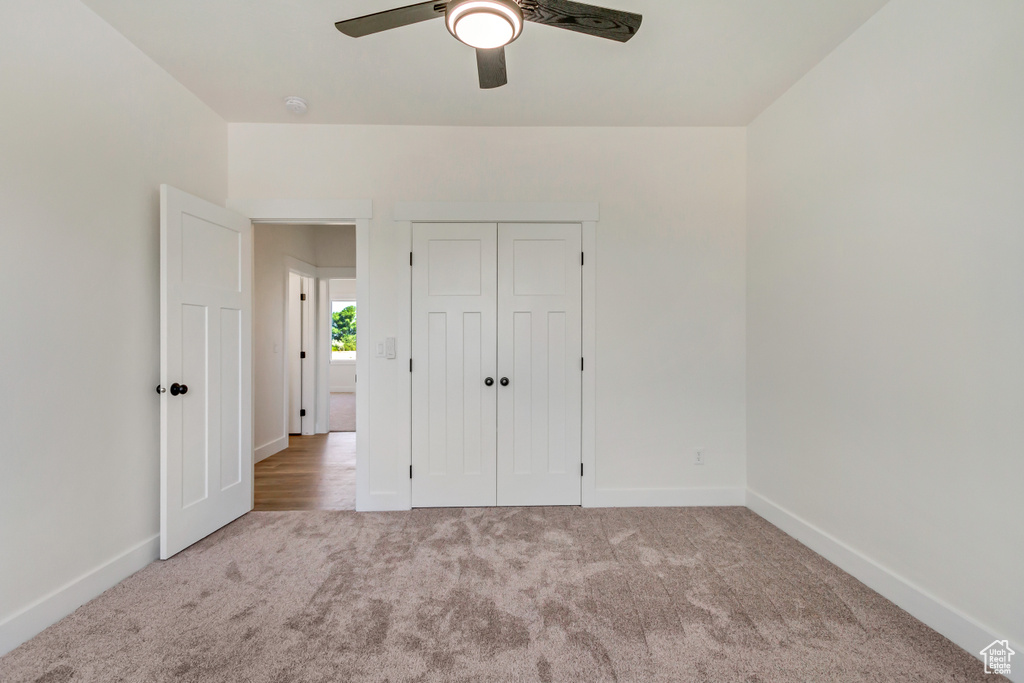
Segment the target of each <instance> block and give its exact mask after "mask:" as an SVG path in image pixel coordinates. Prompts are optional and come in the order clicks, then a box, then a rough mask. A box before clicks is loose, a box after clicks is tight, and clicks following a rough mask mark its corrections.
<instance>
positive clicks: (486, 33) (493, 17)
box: [445, 0, 523, 50]
mask: <svg viewBox="0 0 1024 683" xmlns="http://www.w3.org/2000/svg"><path fill="white" fill-rule="evenodd" d="M445 24H446V25H447V26H448V31H450V32H451V34H452V35H453V36H455V37H456V38H457V39H458V40H460V41H462V42H463V43H465V44H466V45H469V46H470V47H475V48H478V49H481V50H491V49H494V48H499V47H503V46H505V45H508V44H509V43H511V42H512V41H513V40H515V39H516V38H518V37H519V34H520V33H522V32H523V10H522V9H520V7H519V3H517V2H515V0H452V1H451V2H449V3H448V7H447V8H446V10H445Z"/></svg>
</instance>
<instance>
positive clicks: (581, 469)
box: [580, 463, 583, 477]
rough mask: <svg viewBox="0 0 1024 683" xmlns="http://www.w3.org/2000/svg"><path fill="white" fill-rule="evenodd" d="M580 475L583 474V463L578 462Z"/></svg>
mask: <svg viewBox="0 0 1024 683" xmlns="http://www.w3.org/2000/svg"><path fill="white" fill-rule="evenodd" d="M580 476H581V477H582V476H583V463H580Z"/></svg>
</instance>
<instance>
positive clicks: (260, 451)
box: [252, 434, 288, 463]
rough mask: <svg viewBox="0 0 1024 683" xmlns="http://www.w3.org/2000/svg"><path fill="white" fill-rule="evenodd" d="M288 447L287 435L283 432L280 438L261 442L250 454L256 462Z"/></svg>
mask: <svg viewBox="0 0 1024 683" xmlns="http://www.w3.org/2000/svg"><path fill="white" fill-rule="evenodd" d="M286 448H288V435H287V434H285V435H284V436H282V437H281V438H280V439H274V440H273V441H270V442H268V443H265V444H263V445H262V446H260V447H259V448H257V449H256V450H255V451H253V454H252V461H253V462H254V463H257V462H259V461H261V460H266V459H267V458H269V457H270V456H272V455H274V454H275V453H280V452H281V451H283V450H284V449H286Z"/></svg>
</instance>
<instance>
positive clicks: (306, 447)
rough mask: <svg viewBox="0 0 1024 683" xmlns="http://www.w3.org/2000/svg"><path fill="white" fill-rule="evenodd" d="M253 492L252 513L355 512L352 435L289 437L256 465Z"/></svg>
mask: <svg viewBox="0 0 1024 683" xmlns="http://www.w3.org/2000/svg"><path fill="white" fill-rule="evenodd" d="M255 488H256V498H255V507H254V508H253V509H255V510H355V509H356V435H355V433H354V432H332V433H330V434H318V435H316V436H292V437H290V438H289V441H288V448H286V449H285V450H283V451H281V452H280V453H278V454H276V455H272V456H270V457H269V458H267V459H266V460H263V461H262V462H258V463H256V486H255Z"/></svg>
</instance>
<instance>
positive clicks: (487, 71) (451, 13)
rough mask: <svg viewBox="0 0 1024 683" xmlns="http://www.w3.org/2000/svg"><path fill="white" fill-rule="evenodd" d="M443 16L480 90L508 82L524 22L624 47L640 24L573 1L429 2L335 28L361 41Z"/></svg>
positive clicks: (623, 15) (348, 21)
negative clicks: (466, 51)
mask: <svg viewBox="0 0 1024 683" xmlns="http://www.w3.org/2000/svg"><path fill="white" fill-rule="evenodd" d="M442 16H443V17H444V18H445V24H446V25H447V26H448V31H449V32H450V33H451V34H452V35H453V36H455V38H456V39H458V40H460V41H461V42H463V43H465V44H466V45H469V46H470V47H473V48H476V65H477V71H478V73H479V75H480V87H481V88H484V89H487V88H497V87H500V86H503V85H505V84H506V83H508V75H507V72H506V70H505V46H506V45H508V44H509V43H511V42H512V41H513V40H515V39H516V38H518V37H519V35H520V34H521V33H522V32H523V22H524V21H532V22H534V23H536V24H547V25H548V26H554V27H556V28H564V29H568V30H570V31H576V32H578V33H586V34H588V35H591V36H597V37H598V38H608V39H609V40H617V41H619V42H620V43H624V42H626V41H627V40H629V39H630V38H632V37H633V36H634V35H635V34H636V32H637V31H638V30H639V29H640V22H641V21H642V20H643V17H642V16H640V15H639V14H633V13H632V12H621V11H619V10H613V9H605V8H604V7H595V6H594V5H585V4H583V3H580V2H572V0H518V1H517V0H449V1H448V2H444V1H441V0H431V1H430V2H421V3H418V4H415V5H409V6H407V7H398V8H395V9H391V10H386V11H384V12H377V13H376V14H368V15H366V16H363V17H356V18H355V19H346V20H345V21H339V22H337V23H336V24H335V26H336V27H337V29H338V30H339V31H341V32H342V33H344V34H345V35H347V36H352V37H353V38H360V37H362V36H367V35H370V34H371V33H379V32H381V31H387V30H388V29H392V28H398V27H399V26H407V25H409V24H416V23H419V22H421V21H427V20H428V19H435V18H438V17H442Z"/></svg>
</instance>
